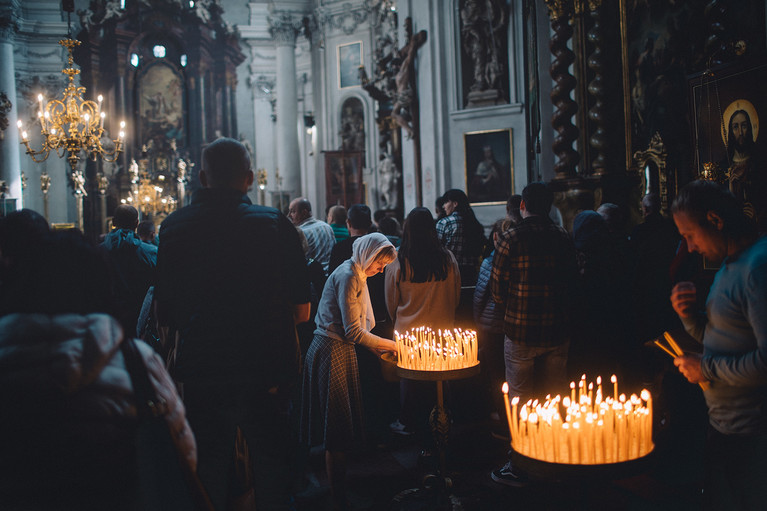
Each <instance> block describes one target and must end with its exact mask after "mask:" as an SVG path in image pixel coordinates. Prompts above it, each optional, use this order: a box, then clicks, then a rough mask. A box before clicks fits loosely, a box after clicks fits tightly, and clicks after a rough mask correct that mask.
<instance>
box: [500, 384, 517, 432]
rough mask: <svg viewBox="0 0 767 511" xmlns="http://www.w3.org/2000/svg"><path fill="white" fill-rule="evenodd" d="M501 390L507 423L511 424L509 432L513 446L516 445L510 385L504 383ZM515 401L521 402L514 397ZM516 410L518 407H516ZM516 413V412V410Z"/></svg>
mask: <svg viewBox="0 0 767 511" xmlns="http://www.w3.org/2000/svg"><path fill="white" fill-rule="evenodd" d="M501 390H502V391H503V404H504V406H505V407H506V421H507V422H508V423H509V431H510V433H511V441H512V445H513V443H514V436H515V435H514V426H513V421H512V415H511V408H509V384H508V383H507V382H503V386H502V387H501ZM514 399H516V400H517V402H519V397H517V396H514ZM515 409H516V405H515ZM515 413H516V410H515Z"/></svg>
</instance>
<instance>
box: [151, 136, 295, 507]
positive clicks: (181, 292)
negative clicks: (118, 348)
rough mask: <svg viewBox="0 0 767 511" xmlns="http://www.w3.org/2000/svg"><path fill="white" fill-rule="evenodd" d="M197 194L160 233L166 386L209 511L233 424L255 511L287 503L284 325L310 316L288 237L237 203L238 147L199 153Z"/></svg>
mask: <svg viewBox="0 0 767 511" xmlns="http://www.w3.org/2000/svg"><path fill="white" fill-rule="evenodd" d="M200 183H201V184H202V189H200V190H198V191H197V192H195V194H194V195H193V197H192V203H191V204H190V205H189V206H187V207H185V208H182V209H181V210H179V211H176V212H174V213H173V214H171V215H170V216H169V217H168V218H167V219H166V220H165V222H163V224H162V226H161V228H160V243H159V255H158V283H157V299H158V307H159V309H158V310H159V319H160V323H161V324H162V325H169V326H171V327H172V328H175V329H176V331H177V332H178V334H179V338H180V345H179V350H178V353H177V360H176V364H177V365H176V374H175V376H176V378H177V379H178V380H180V381H181V382H183V384H184V403H185V405H186V409H187V414H188V417H189V422H190V424H191V425H192V429H193V431H194V433H195V436H196V437H197V446H198V452H199V465H198V467H199V468H198V472H199V474H200V478H201V479H202V482H203V484H204V485H205V487H206V488H207V490H208V492H209V493H210V497H211V499H212V501H213V504H214V505H215V507H216V509H225V507H226V500H227V486H228V482H227V474H228V473H229V468H230V465H231V462H232V455H233V452H234V445H235V435H236V428H237V427H238V426H239V427H240V429H241V430H242V431H243V433H244V435H245V438H246V440H247V442H248V445H249V449H250V453H251V458H253V461H254V463H253V465H254V466H253V468H254V471H255V472H254V476H255V477H254V480H255V483H256V499H257V503H258V508H259V509H287V508H288V505H289V500H290V478H289V474H290V471H289V463H288V461H289V455H290V451H291V448H290V445H289V441H290V434H289V433H290V421H289V416H288V409H289V406H288V404H289V403H288V396H289V386H290V384H292V383H293V382H294V381H296V379H297V374H298V363H299V361H298V344H297V340H296V332H295V322H303V321H306V320H307V319H308V315H309V282H308V277H307V271H306V261H305V259H304V254H303V251H302V249H301V244H300V241H299V237H298V233H297V232H296V229H295V227H293V225H292V224H291V223H290V221H289V220H288V219H287V218H286V217H285V216H283V215H282V214H281V213H280V212H279V211H277V210H276V209H273V208H267V207H263V206H255V205H253V204H251V202H250V199H249V198H248V196H247V195H246V193H247V191H248V188H249V187H250V185H251V184H252V183H253V171H252V170H251V168H250V157H249V155H248V151H247V149H246V148H245V147H244V146H243V145H242V144H241V143H240V142H238V141H236V140H234V139H230V138H220V139H218V140H216V141H215V142H213V143H212V144H210V145H209V146H208V147H206V149H205V151H204V152H203V157H202V170H201V171H200Z"/></svg>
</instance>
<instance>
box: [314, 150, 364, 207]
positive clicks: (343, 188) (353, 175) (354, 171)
mask: <svg viewBox="0 0 767 511" xmlns="http://www.w3.org/2000/svg"><path fill="white" fill-rule="evenodd" d="M323 152H324V154H325V198H326V200H327V204H342V205H344V206H346V207H347V208H348V207H349V206H351V205H352V204H360V203H362V201H363V198H364V187H363V183H362V166H363V164H364V163H363V156H364V155H365V153H364V152H363V151H352V152H348V151H323Z"/></svg>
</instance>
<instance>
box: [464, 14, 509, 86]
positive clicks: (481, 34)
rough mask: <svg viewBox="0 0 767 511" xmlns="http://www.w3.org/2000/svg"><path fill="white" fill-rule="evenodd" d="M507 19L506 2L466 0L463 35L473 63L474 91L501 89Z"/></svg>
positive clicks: (466, 49) (467, 51)
mask: <svg viewBox="0 0 767 511" xmlns="http://www.w3.org/2000/svg"><path fill="white" fill-rule="evenodd" d="M506 22H507V15H506V6H505V5H504V4H503V2H499V1H498V0H465V2H464V4H463V7H462V8H461V37H462V39H463V48H464V51H465V52H466V54H467V56H468V57H469V61H470V62H471V63H472V66H473V83H472V84H471V87H470V88H469V90H470V91H471V92H481V91H484V90H488V89H493V90H498V91H500V90H501V89H502V83H501V77H502V74H503V69H504V55H503V38H504V35H505V33H506Z"/></svg>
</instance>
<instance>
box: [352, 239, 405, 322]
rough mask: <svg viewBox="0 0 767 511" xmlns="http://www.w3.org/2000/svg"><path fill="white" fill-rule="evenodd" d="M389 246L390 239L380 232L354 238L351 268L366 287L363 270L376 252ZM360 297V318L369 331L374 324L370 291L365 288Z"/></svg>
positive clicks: (390, 244) (371, 262)
mask: <svg viewBox="0 0 767 511" xmlns="http://www.w3.org/2000/svg"><path fill="white" fill-rule="evenodd" d="M389 246H390V247H392V248H394V245H392V243H391V241H389V240H388V238H386V236H384V235H383V234H381V233H380V232H372V233H370V234H366V235H365V236H362V237H360V238H357V239H356V240H354V244H353V245H352V257H351V260H352V269H353V270H354V273H355V275H357V277H358V278H360V279H361V280H362V282H364V283H365V287H366V288H367V278H368V276H367V275H366V274H365V270H367V269H368V268H370V266H371V265H372V264H373V262H374V261H375V260H376V256H377V255H378V253H379V252H380V251H381V250H382V249H384V248H386V247H389ZM362 299H363V300H364V302H365V303H363V304H362V305H363V307H362V310H363V311H364V312H363V314H364V317H363V318H362V320H363V324H364V325H365V326H366V329H367V330H368V331H370V330H371V329H372V328H373V327H374V326H375V314H374V313H373V304H372V303H371V302H370V293H369V292H367V290H366V292H365V293H362Z"/></svg>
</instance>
